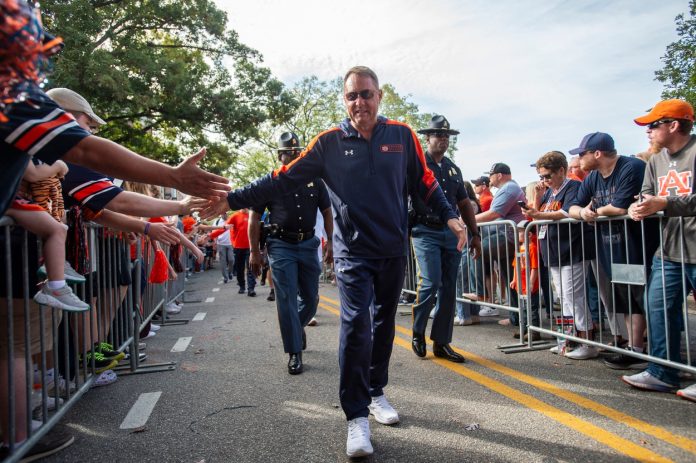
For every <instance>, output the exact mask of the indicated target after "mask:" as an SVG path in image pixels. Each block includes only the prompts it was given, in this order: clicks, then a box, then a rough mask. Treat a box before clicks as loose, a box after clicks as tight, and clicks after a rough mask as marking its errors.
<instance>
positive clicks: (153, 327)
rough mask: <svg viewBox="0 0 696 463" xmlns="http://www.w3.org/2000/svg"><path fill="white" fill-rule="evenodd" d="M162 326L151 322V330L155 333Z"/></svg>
mask: <svg viewBox="0 0 696 463" xmlns="http://www.w3.org/2000/svg"><path fill="white" fill-rule="evenodd" d="M160 328H162V327H161V326H159V325H155V324H154V323H150V331H154V332H155V333H156V332H158V331H159V330H160Z"/></svg>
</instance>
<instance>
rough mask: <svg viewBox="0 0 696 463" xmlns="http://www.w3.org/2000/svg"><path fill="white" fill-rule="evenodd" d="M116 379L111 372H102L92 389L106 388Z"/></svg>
mask: <svg viewBox="0 0 696 463" xmlns="http://www.w3.org/2000/svg"><path fill="white" fill-rule="evenodd" d="M117 379H118V377H117V376H116V373H114V371H113V370H106V371H103V372H102V373H101V374H100V375H99V377H98V378H97V379H96V381H94V384H93V385H92V387H101V386H108V385H109V384H111V383H115V382H116V380H117Z"/></svg>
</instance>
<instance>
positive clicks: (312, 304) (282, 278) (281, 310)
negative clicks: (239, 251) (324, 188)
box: [268, 236, 321, 354]
mask: <svg viewBox="0 0 696 463" xmlns="http://www.w3.org/2000/svg"><path fill="white" fill-rule="evenodd" d="M318 247H319V238H317V237H316V236H315V237H313V238H310V239H308V240H306V241H302V242H301V243H296V244H294V243H286V242H285V241H283V240H280V239H277V238H268V261H269V263H270V265H271V269H272V272H271V275H272V276H273V286H274V288H275V294H276V308H277V310H278V323H279V325H280V336H281V337H282V338H283V348H284V349H285V352H286V353H289V354H294V353H297V352H301V351H302V328H304V327H305V326H307V323H309V321H310V320H311V319H312V317H313V316H314V315H316V313H317V304H319V274H320V273H321V267H320V266H319V256H318V255H317V248H318ZM298 295H299V301H298Z"/></svg>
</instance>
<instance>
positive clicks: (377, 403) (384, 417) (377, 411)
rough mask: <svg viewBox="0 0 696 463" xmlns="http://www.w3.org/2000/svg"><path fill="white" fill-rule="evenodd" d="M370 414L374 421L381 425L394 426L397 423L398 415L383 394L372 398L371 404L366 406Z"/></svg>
mask: <svg viewBox="0 0 696 463" xmlns="http://www.w3.org/2000/svg"><path fill="white" fill-rule="evenodd" d="M367 408H369V409H370V413H371V414H372V415H374V416H375V421H377V422H378V423H381V424H396V423H398V422H399V414H398V413H396V410H394V407H392V406H391V404H390V403H389V401H388V400H387V398H386V397H385V396H384V394H382V395H380V396H377V397H373V398H372V403H371V404H370V405H368V406H367Z"/></svg>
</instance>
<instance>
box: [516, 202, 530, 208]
mask: <svg viewBox="0 0 696 463" xmlns="http://www.w3.org/2000/svg"><path fill="white" fill-rule="evenodd" d="M517 205H518V206H520V207H521V208H522V209H529V206H527V203H525V202H524V201H517Z"/></svg>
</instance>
